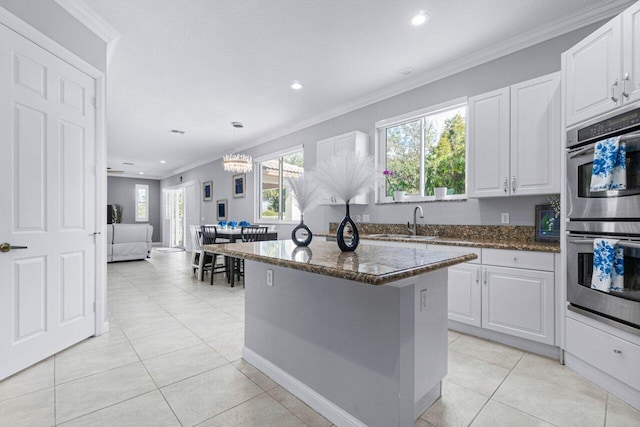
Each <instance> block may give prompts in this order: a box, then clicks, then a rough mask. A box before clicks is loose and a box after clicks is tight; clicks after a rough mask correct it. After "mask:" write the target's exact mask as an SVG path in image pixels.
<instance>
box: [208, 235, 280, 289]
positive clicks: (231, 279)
mask: <svg viewBox="0 0 640 427" xmlns="http://www.w3.org/2000/svg"><path fill="white" fill-rule="evenodd" d="M216 238H217V239H221V240H228V241H229V242H228V243H236V241H237V240H239V241H242V227H236V228H231V227H225V228H222V227H220V226H217V225H216ZM263 240H278V231H277V230H267V232H266V233H265V234H264V239H263ZM225 243H227V242H225ZM205 252H208V251H205ZM225 260H226V265H227V272H228V274H229V284H230V286H231V287H232V288H233V287H234V286H235V277H236V275H235V274H234V271H233V270H234V268H233V266H234V265H235V258H231V257H227V256H226V257H225ZM210 276H211V284H212V285H213V276H214V275H213V274H211V275H210Z"/></svg>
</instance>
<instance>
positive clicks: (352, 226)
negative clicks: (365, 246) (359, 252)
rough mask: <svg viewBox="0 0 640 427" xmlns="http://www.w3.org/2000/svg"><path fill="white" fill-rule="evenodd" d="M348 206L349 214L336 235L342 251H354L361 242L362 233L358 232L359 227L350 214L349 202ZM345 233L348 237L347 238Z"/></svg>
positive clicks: (339, 226)
mask: <svg viewBox="0 0 640 427" xmlns="http://www.w3.org/2000/svg"><path fill="white" fill-rule="evenodd" d="M346 206H347V214H346V216H345V217H344V219H343V220H342V222H340V225H338V233H337V235H336V240H337V242H338V247H339V248H340V250H341V251H342V252H353V251H355V250H356V248H357V247H358V243H360V235H359V234H358V227H356V223H355V222H353V220H352V219H351V217H350V216H349V203H347V204H346ZM345 234H346V235H347V237H346V238H345Z"/></svg>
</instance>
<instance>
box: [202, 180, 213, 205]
mask: <svg viewBox="0 0 640 427" xmlns="http://www.w3.org/2000/svg"><path fill="white" fill-rule="evenodd" d="M212 188H213V181H205V182H203V183H202V200H203V201H205V202H210V201H211V200H213V194H212Z"/></svg>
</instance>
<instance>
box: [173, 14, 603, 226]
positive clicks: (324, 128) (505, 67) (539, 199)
mask: <svg viewBox="0 0 640 427" xmlns="http://www.w3.org/2000/svg"><path fill="white" fill-rule="evenodd" d="M600 25H601V24H596V25H591V26H588V27H585V28H581V29H579V30H576V31H573V32H571V33H569V34H565V35H563V36H560V37H557V38H554V39H552V40H549V41H546V42H543V43H540V44H537V45H535V46H532V47H530V48H527V49H524V50H521V51H519V52H516V53H513V54H511V55H507V56H505V57H502V58H499V59H496V60H494V61H491V62H488V63H486V64H482V65H480V66H477V67H474V68H472V69H469V70H466V71H463V72H460V73H458V74H455V75H452V76H450V77H446V78H444V79H441V80H438V81H435V82H433V83H429V84H427V85H424V86H421V87H419V88H416V89H413V90H411V91H408V92H405V93H402V94H400V95H397V96H394V97H392V98H388V99H385V100H383V101H380V102H377V103H375V104H372V105H369V106H366V107H363V108H361V109H358V110H356V111H352V112H349V113H347V114H344V115H342V116H339V117H336V118H333V119H330V120H327V121H325V122H322V123H319V124H317V125H314V126H311V127H308V128H305V129H302V130H300V131H297V132H294V133H292V134H289V135H286V136H284V137H281V138H278V139H275V140H273V141H270V142H267V143H264V144H261V145H259V146H256V147H253V148H251V149H249V150H247V153H249V154H251V155H253V156H254V157H259V156H264V155H268V154H269V153H272V152H275V151H279V150H282V149H285V148H288V147H293V146H296V145H300V144H304V147H305V148H304V155H305V168H312V167H313V166H314V165H315V163H316V153H315V143H316V141H319V140H321V139H324V138H327V137H331V136H334V135H339V134H341V133H346V132H349V131H352V130H360V131H363V132H366V133H368V134H369V137H370V141H371V143H370V144H371V146H370V152H371V153H373V152H374V141H375V140H374V133H375V122H376V121H379V120H383V119H386V118H390V117H393V116H397V115H400V114H403V113H407V112H411V111H415V110H418V109H420V108H424V107H427V106H429V105H435V104H439V103H441V102H445V101H449V100H452V99H455V98H458V97H462V96H473V95H477V94H481V93H484V92H488V91H491V90H494V89H498V88H501V87H505V86H508V85H511V84H514V83H517V82H521V81H524V80H528V79H531V78H534V77H538V76H541V75H544V74H548V73H552V72H555V71H559V70H560V55H561V53H562V52H564V51H565V50H567V49H568V48H570V47H571V46H573V45H574V44H576V43H577V42H578V41H580V40H581V39H583V38H584V37H585V36H586V35H588V34H590V33H591V32H593V31H594V30H595V29H596V28H597V27H599V26H600ZM558 152H559V153H560V152H561V151H560V147H559V149H558ZM182 176H183V178H184V180H185V181H188V180H190V179H194V178H195V179H200V180H203V179H204V178H205V177H208V178H207V179H211V177H213V178H214V199H215V198H220V197H219V195H220V194H223V195H225V197H227V198H229V211H230V215H231V217H232V218H234V219H238V220H239V219H247V218H250V219H252V218H253V215H254V213H253V194H254V192H253V176H248V183H249V186H248V191H247V198H246V199H241V200H233V199H232V198H231V197H230V193H231V188H230V187H231V184H230V181H231V177H230V174H226V173H225V172H223V171H222V165H221V162H220V161H216V162H212V163H209V164H207V165H205V166H201V167H199V168H196V169H193V170H190V171H188V172H187V173H183V174H182ZM176 179H178V177H177V176H173V177H170V178H168V179H165V180H163V181H162V184H161V185H162V186H163V187H164V186H168V185H175V183H176ZM204 180H206V179H204ZM216 184H222V189H221V190H219V191H218V190H216V189H217V186H216ZM372 199H373V198H372ZM546 202H547V197H546V196H528V197H509V198H495V199H482V200H477V199H470V200H467V201H464V202H434V203H421V205H422V206H423V208H424V211H425V219H424V223H427V224H469V225H497V224H500V213H502V212H509V213H510V217H511V218H510V219H511V224H512V225H534V206H535V205H536V204H542V203H546ZM208 210H209V208H207V207H205V209H204V215H203V216H205V217H206V214H207V213H208ZM412 210H413V205H406V204H398V205H375V204H373V202H371V204H369V205H368V206H366V207H359V206H354V207H353V208H352V212H351V213H352V216H354V215H358V214H362V213H368V214H369V215H370V216H371V222H377V223H403V222H406V221H409V220H410V219H411V213H412ZM343 215H344V207H338V206H332V207H328V206H323V207H317V208H315V209H313V210H312V211H311V212H309V213H307V214H306V215H305V223H307V224H308V225H309V227H310V228H311V229H312V231H321V230H327V229H328V223H329V222H331V221H333V222H337V221H340V220H341V218H342V217H343ZM207 219H210V217H207ZM280 229H282V230H283V231H286V230H291V227H280ZM281 235H282V237H286V236H284V233H282V234H281Z"/></svg>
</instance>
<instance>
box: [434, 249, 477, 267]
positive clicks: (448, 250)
mask: <svg viewBox="0 0 640 427" xmlns="http://www.w3.org/2000/svg"><path fill="white" fill-rule="evenodd" d="M427 250H430V251H439V252H460V253H463V254H470V253H473V254H476V255H478V258H476V259H474V260H471V261H467V262H469V263H471V264H481V263H482V249H480V248H470V247H467V246H451V245H434V244H428V245H427Z"/></svg>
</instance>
